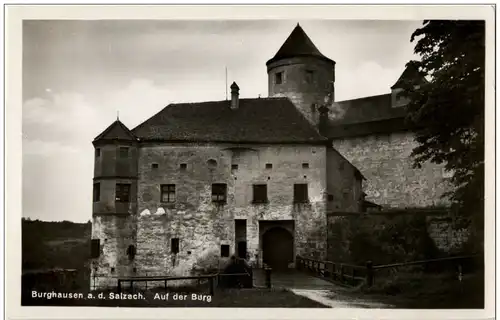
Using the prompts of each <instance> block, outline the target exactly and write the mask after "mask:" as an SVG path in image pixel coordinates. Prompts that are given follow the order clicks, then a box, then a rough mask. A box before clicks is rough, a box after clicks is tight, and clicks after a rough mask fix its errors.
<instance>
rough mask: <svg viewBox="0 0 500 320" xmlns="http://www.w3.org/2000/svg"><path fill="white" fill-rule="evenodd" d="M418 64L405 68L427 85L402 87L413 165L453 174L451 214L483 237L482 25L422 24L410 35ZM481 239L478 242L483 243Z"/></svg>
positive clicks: (483, 46) (455, 23)
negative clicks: (465, 220) (411, 130)
mask: <svg viewBox="0 0 500 320" xmlns="http://www.w3.org/2000/svg"><path fill="white" fill-rule="evenodd" d="M414 41H416V45H415V49H414V52H415V53H416V54H417V55H419V56H420V58H421V60H420V61H410V62H409V63H408V65H407V66H411V67H413V68H415V69H416V70H418V72H420V73H421V75H423V76H424V77H425V79H426V80H427V81H424V82H422V83H419V85H417V86H415V85H414V83H413V84H412V83H411V82H410V81H406V83H405V84H404V93H403V95H405V96H406V97H407V98H409V101H410V102H409V104H408V105H407V108H408V111H409V113H408V116H407V121H408V122H409V123H410V124H411V125H412V126H413V127H414V130H415V134H416V137H415V139H416V141H417V142H418V144H419V145H418V146H417V147H416V148H415V149H414V150H413V152H412V157H413V162H414V166H415V167H421V165H422V164H423V163H424V162H426V161H431V162H434V163H438V164H444V165H445V170H448V171H450V172H451V173H452V177H451V178H450V182H451V185H452V186H453V188H452V190H451V191H450V192H448V193H446V194H445V196H446V197H447V198H448V199H449V200H450V202H451V205H452V208H453V209H455V210H453V211H454V212H456V213H457V214H458V215H459V216H461V217H468V218H472V221H475V223H474V224H473V226H474V229H475V230H474V231H477V232H479V235H480V236H481V239H482V234H483V233H482V230H483V228H484V226H483V224H484V109H485V104H484V91H485V86H484V68H485V23H484V21H452V20H446V21H438V20H426V21H424V23H423V26H422V27H421V28H419V29H417V30H416V31H415V32H414V33H413V34H412V36H411V42H414ZM481 241H482V240H481Z"/></svg>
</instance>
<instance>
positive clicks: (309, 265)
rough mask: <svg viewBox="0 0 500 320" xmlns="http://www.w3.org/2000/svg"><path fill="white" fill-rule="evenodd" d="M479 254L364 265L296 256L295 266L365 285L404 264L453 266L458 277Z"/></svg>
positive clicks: (334, 279) (336, 279)
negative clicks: (377, 275)
mask: <svg viewBox="0 0 500 320" xmlns="http://www.w3.org/2000/svg"><path fill="white" fill-rule="evenodd" d="M479 257H481V255H478V254H476V255H468V256H455V257H446V258H440V259H429V260H419V261H407V262H401V263H393V264H385V265H376V266H374V265H373V263H372V262H371V261H367V262H366V264H365V265H364V266H361V265H353V264H347V263H338V262H332V261H321V260H315V259H308V258H303V257H300V256H297V257H296V268H297V269H298V270H300V271H305V272H309V273H313V274H314V275H316V276H319V277H321V278H325V279H328V280H332V281H334V282H341V283H345V284H350V285H357V284H359V283H361V282H362V281H366V284H367V286H372V285H373V282H374V275H375V273H376V272H380V271H382V270H384V269H385V270H387V269H396V268H400V267H406V266H416V265H424V266H429V265H438V266H441V268H454V269H456V271H457V273H459V274H460V275H459V277H460V276H461V273H462V272H463V266H464V265H466V264H467V263H469V261H472V260H473V259H475V258H479Z"/></svg>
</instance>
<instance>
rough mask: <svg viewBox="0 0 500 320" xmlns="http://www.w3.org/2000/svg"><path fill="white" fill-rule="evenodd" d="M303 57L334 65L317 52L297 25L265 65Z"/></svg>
mask: <svg viewBox="0 0 500 320" xmlns="http://www.w3.org/2000/svg"><path fill="white" fill-rule="evenodd" d="M304 56H310V57H316V58H320V59H324V60H327V61H330V62H333V63H335V62H334V61H333V60H331V59H329V58H327V57H325V56H324V55H323V54H322V53H321V52H320V51H319V50H318V48H316V46H315V45H314V43H313V42H312V41H311V39H310V38H309V37H308V36H307V34H306V33H305V32H304V30H303V29H302V27H301V26H300V25H299V24H297V26H296V27H295V29H293V31H292V33H291V34H290V35H289V36H288V38H287V39H286V41H285V43H283V45H282V46H281V48H280V49H279V50H278V52H277V53H276V55H275V56H274V57H273V58H272V59H270V60H269V61H267V63H266V64H267V65H269V64H270V63H272V62H274V61H276V60H280V59H285V58H293V57H304Z"/></svg>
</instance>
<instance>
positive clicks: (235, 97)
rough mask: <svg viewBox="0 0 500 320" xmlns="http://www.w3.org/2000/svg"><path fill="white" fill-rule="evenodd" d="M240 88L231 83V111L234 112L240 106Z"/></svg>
mask: <svg viewBox="0 0 500 320" xmlns="http://www.w3.org/2000/svg"><path fill="white" fill-rule="evenodd" d="M239 95H240V87H238V85H237V84H236V82H233V84H232V85H231V109H233V110H236V109H238V107H239V105H240V99H239Z"/></svg>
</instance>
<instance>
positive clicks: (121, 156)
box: [90, 120, 138, 289]
mask: <svg viewBox="0 0 500 320" xmlns="http://www.w3.org/2000/svg"><path fill="white" fill-rule="evenodd" d="M92 144H93V145H94V179H93V180H94V186H93V205H92V238H91V249H90V251H91V279H90V286H91V289H94V288H95V289H97V288H99V287H109V286H116V277H126V276H131V275H133V274H134V270H135V265H134V257H135V246H136V218H135V216H136V215H135V213H136V210H137V178H138V174H137V158H138V146H137V139H136V138H135V137H134V135H133V134H132V132H131V131H130V130H129V129H128V128H127V127H126V126H125V125H124V124H123V123H121V122H120V121H119V120H116V121H115V122H114V123H113V124H111V125H110V126H109V127H108V128H107V129H106V130H104V132H103V133H101V134H100V135H99V136H98V137H96V138H95V139H94V141H93V142H92Z"/></svg>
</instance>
